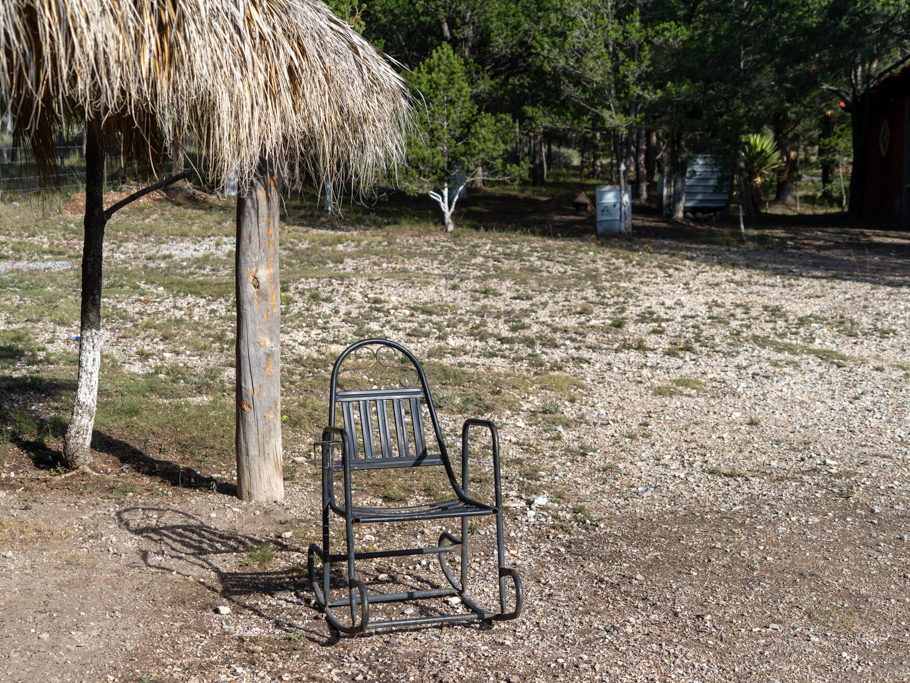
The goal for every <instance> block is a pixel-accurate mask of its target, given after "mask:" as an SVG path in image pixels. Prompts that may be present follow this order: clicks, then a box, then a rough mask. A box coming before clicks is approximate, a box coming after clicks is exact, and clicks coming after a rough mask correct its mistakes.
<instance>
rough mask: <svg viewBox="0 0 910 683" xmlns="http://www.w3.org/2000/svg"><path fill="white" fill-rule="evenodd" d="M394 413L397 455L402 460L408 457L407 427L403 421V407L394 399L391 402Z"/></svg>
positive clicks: (399, 400)
mask: <svg viewBox="0 0 910 683" xmlns="http://www.w3.org/2000/svg"><path fill="white" fill-rule="evenodd" d="M392 407H393V409H394V411H395V435H396V436H397V437H398V455H399V457H402V458H407V457H409V455H410V454H409V452H408V427H407V424H406V423H405V421H404V406H403V405H402V400H401V399H400V398H396V399H395V400H394V401H392Z"/></svg>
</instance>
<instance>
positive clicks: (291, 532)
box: [281, 531, 294, 538]
mask: <svg viewBox="0 0 910 683" xmlns="http://www.w3.org/2000/svg"><path fill="white" fill-rule="evenodd" d="M293 535H294V532H293V531H285V532H284V533H283V534H281V538H291V536H293Z"/></svg>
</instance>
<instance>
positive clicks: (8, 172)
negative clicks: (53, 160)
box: [0, 141, 85, 196]
mask: <svg viewBox="0 0 910 683" xmlns="http://www.w3.org/2000/svg"><path fill="white" fill-rule="evenodd" d="M84 187H85V154H84V152H83V148H82V144H81V143H78V142H77V141H67V142H64V143H63V144H59V145H57V173H56V174H54V175H51V176H50V177H43V176H42V175H41V174H40V173H39V172H38V164H37V162H36V161H35V155H34V154H33V153H32V150H31V148H29V147H27V146H21V145H6V146H0V196H8V195H25V194H34V193H38V192H59V191H63V190H77V189H79V188H84Z"/></svg>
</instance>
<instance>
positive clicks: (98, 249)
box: [63, 121, 107, 469]
mask: <svg viewBox="0 0 910 683" xmlns="http://www.w3.org/2000/svg"><path fill="white" fill-rule="evenodd" d="M106 223H107V220H106V219H105V217H104V148H103V147H102V144H101V131H100V128H99V127H98V126H97V125H96V123H95V122H94V121H89V122H87V123H86V126H85V218H84V220H83V226H84V229H85V236H84V242H83V246H82V307H81V319H80V338H79V373H78V377H77V380H76V401H75V403H74V404H73V415H72V417H71V418H70V424H69V427H68V428H67V430H66V437H65V439H64V446H63V458H64V460H65V461H66V464H67V465H68V466H69V467H71V468H73V469H75V468H79V467H90V466H91V465H92V456H91V443H92V429H93V428H94V426H95V410H96V408H97V405H98V374H99V371H100V369H101V274H102V261H103V244H104V226H105V224H106Z"/></svg>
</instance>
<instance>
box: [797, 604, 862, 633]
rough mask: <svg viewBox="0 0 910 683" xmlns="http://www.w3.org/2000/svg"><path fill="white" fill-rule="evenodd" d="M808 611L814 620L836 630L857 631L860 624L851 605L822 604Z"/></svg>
mask: <svg viewBox="0 0 910 683" xmlns="http://www.w3.org/2000/svg"><path fill="white" fill-rule="evenodd" d="M807 612H808V615H809V618H810V619H812V621H814V622H816V623H817V624H820V625H822V626H824V627H825V628H828V629H832V630H834V631H847V632H849V631H855V630H856V628H857V626H858V623H857V622H858V619H857V616H856V612H855V611H854V610H853V609H852V608H850V607H846V606H843V607H841V606H837V605H821V606H818V607H812V608H810V609H808V610H807Z"/></svg>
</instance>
